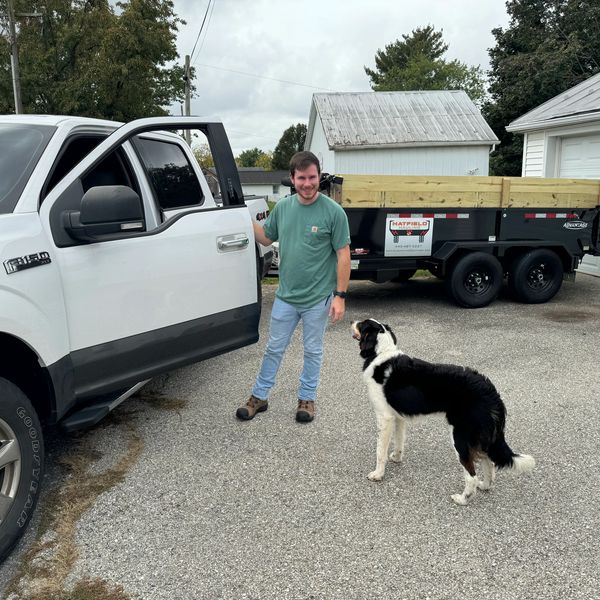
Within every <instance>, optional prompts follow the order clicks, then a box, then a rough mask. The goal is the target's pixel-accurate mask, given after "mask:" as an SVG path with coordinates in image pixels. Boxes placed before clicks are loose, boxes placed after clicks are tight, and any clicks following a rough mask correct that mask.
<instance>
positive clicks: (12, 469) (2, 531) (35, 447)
mask: <svg viewBox="0 0 600 600" xmlns="http://www.w3.org/2000/svg"><path fill="white" fill-rule="evenodd" d="M0 407H1V409H0V456H1V457H2V466H1V467H0V494H2V495H3V497H4V501H3V503H2V505H1V508H0V559H2V558H4V557H5V556H6V555H7V554H8V552H9V551H10V549H11V548H12V547H13V546H14V545H15V543H16V542H17V541H18V539H19V538H20V537H21V535H22V534H23V532H24V531H25V528H26V525H27V523H28V521H29V519H30V518H31V515H32V514H33V511H34V509H35V505H36V503H37V500H38V496H39V494H40V487H41V483H42V477H43V472H44V439H43V435H42V428H41V426H40V422H39V419H38V417H37V414H36V412H35V410H34V409H33V407H32V405H31V402H29V399H28V398H27V396H26V395H25V394H24V393H23V392H22V391H21V390H20V389H19V388H18V387H17V386H16V385H14V384H13V383H12V382H10V381H8V380H7V379H4V378H3V377H0Z"/></svg>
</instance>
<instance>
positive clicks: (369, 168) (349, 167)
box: [304, 91, 499, 175]
mask: <svg viewBox="0 0 600 600" xmlns="http://www.w3.org/2000/svg"><path fill="white" fill-rule="evenodd" d="M498 143H499V140H498V138H497V137H496V136H495V135H494V132H493V131H492V129H491V128H490V126H489V125H488V124H487V123H486V121H485V119H484V118H483V116H482V115H481V112H480V111H479V109H478V108H477V107H476V106H475V104H473V102H472V101H471V99H470V98H469V97H468V96H467V94H466V93H465V92H463V91H417V92H357V93H354V92H348V93H332V94H314V95H313V99H312V104H311V107H310V115H309V122H308V130H307V136H306V142H305V145H304V147H305V149H306V150H310V151H311V152H314V153H315V154H316V155H317V156H318V157H319V160H320V161H321V165H322V169H323V171H325V172H328V173H335V174H338V175H342V174H368V175H487V174H488V172H489V154H490V152H491V150H493V148H494V145H495V144H498Z"/></svg>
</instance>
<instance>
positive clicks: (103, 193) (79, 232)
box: [62, 185, 146, 242]
mask: <svg viewBox="0 0 600 600" xmlns="http://www.w3.org/2000/svg"><path fill="white" fill-rule="evenodd" d="M62 216H63V225H64V227H65V229H66V230H67V233H68V234H69V235H70V236H71V237H72V238H73V239H75V240H78V241H80V242H96V241H99V239H100V238H103V236H114V235H118V234H123V233H126V232H134V231H144V230H145V228H146V224H145V221H144V211H143V208H142V201H141V200H140V197H139V196H138V194H137V193H136V192H135V191H134V190H132V189H131V188H130V187H127V186H125V185H103V186H96V187H92V188H90V189H89V190H88V191H87V192H86V193H85V194H84V195H83V198H82V199H81V207H80V210H78V211H77V210H65V211H64V212H63V215H62ZM103 239H105V238H103Z"/></svg>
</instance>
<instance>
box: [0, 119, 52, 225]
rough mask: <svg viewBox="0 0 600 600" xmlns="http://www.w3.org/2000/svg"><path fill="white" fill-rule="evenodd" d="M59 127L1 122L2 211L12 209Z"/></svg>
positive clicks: (0, 175) (0, 168)
mask: <svg viewBox="0 0 600 600" xmlns="http://www.w3.org/2000/svg"><path fill="white" fill-rule="evenodd" d="M55 131H56V129H55V128H54V127H48V126H43V125H24V124H15V125H12V124H6V123H0V213H9V212H12V211H13V210H14V208H15V206H16V204H17V202H18V200H19V197H20V196H21V193H22V192H23V189H24V188H25V185H26V184H27V181H28V180H29V177H30V175H31V173H32V172H33V169H34V168H35V165H36V164H37V162H38V160H39V159H40V156H41V155H42V153H43V152H44V148H46V145H47V144H48V141H49V140H50V138H51V137H52V135H53V134H54V132H55Z"/></svg>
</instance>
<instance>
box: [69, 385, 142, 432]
mask: <svg viewBox="0 0 600 600" xmlns="http://www.w3.org/2000/svg"><path fill="white" fill-rule="evenodd" d="M148 381H150V380H149V379H146V381H141V382H140V383H136V384H135V385H134V386H133V387H131V388H129V389H126V390H119V391H118V392H116V393H114V394H110V395H107V396H102V398H101V399H99V401H98V402H95V403H94V404H90V405H89V406H84V407H83V408H81V409H80V410H78V411H76V412H74V413H72V414H71V415H69V416H68V417H67V418H65V419H63V420H62V421H61V422H60V427H61V429H62V430H63V431H66V432H67V433H72V432H73V431H78V430H79V429H84V428H86V427H93V426H94V425H96V424H97V423H99V422H100V421H101V420H102V419H103V418H104V417H105V416H106V415H107V414H108V413H109V412H111V411H112V410H114V409H115V408H116V407H117V406H119V404H121V402H124V401H125V400H127V398H129V397H130V396H132V395H133V394H135V393H136V392H137V391H138V390H139V389H140V388H141V387H143V386H144V385H146V384H147V383H148Z"/></svg>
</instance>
